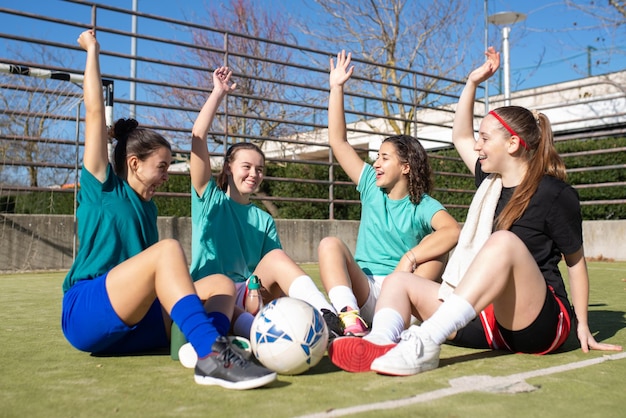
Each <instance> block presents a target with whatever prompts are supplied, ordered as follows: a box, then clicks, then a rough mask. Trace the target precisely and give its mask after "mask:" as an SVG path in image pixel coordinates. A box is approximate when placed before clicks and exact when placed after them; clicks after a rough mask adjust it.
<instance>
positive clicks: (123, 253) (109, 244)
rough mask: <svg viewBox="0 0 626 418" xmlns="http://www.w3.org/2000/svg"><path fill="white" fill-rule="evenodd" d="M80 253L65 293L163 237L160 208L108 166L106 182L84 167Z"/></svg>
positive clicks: (79, 202) (80, 203) (78, 215)
mask: <svg viewBox="0 0 626 418" xmlns="http://www.w3.org/2000/svg"><path fill="white" fill-rule="evenodd" d="M76 218H77V221H78V242H79V246H78V253H77V255H76V259H75V260H74V264H72V268H71V269H70V271H69V272H68V274H67V276H66V277H65V280H64V282H63V292H64V293H65V292H67V291H68V290H69V288H70V287H72V286H73V285H74V283H76V282H77V281H79V280H89V279H93V278H95V277H98V276H100V275H102V274H104V273H106V272H108V271H109V270H111V269H112V268H113V267H115V266H117V265H118V264H120V263H121V262H123V261H125V260H127V259H129V258H131V257H133V256H135V255H137V254H139V253H140V252H141V251H143V250H145V249H146V248H148V247H149V246H151V245H153V244H155V243H156V242H157V241H158V239H159V233H158V229H157V208H156V205H155V204H154V202H153V201H151V200H150V201H148V202H146V201H144V200H142V199H141V198H140V197H139V196H138V195H137V193H135V191H134V190H133V189H132V188H131V187H130V185H129V184H128V183H127V182H126V181H124V180H122V179H121V178H119V177H118V176H117V175H116V174H115V173H114V172H113V169H112V168H111V166H110V165H109V166H108V167H107V176H106V180H105V181H104V183H100V181H98V179H96V178H95V177H94V176H93V175H92V174H91V173H90V172H89V171H87V169H85V168H83V169H82V172H81V178H80V191H79V192H78V209H77V211H76Z"/></svg>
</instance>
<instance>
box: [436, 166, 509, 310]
mask: <svg viewBox="0 0 626 418" xmlns="http://www.w3.org/2000/svg"><path fill="white" fill-rule="evenodd" d="M501 192H502V179H501V178H500V176H499V175H496V174H490V175H489V176H488V177H487V178H486V179H485V180H483V182H482V183H481V185H480V187H479V188H478V190H476V194H475V195H474V198H473V199H472V203H471V204H470V208H469V211H468V213H467V219H466V220H465V223H464V224H463V228H462V229H461V234H460V235H459V242H458V243H457V245H456V248H455V249H454V252H453V253H452V256H451V257H450V260H449V261H448V265H447V266H446V269H445V271H444V272H443V275H442V280H443V282H442V284H441V287H440V288H439V299H441V300H445V299H446V297H447V296H448V295H450V293H452V292H453V291H454V289H455V288H456V287H457V286H458V284H459V282H460V281H461V279H462V278H463V276H464V275H465V272H466V271H467V268H468V267H469V265H470V263H471V262H472V260H473V259H474V257H476V254H477V253H478V250H480V249H481V248H482V246H483V245H484V244H485V242H486V241H487V239H488V238H489V236H490V235H491V232H492V230H493V218H494V215H495V213H496V206H497V205H498V199H499V198H500V193H501Z"/></svg>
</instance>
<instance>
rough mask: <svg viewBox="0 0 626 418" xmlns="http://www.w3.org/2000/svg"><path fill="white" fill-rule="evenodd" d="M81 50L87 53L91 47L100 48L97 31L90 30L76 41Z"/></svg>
mask: <svg viewBox="0 0 626 418" xmlns="http://www.w3.org/2000/svg"><path fill="white" fill-rule="evenodd" d="M76 42H78V44H79V45H80V47H81V48H83V49H84V50H85V51H87V50H88V49H89V48H90V47H92V46H95V47H97V48H99V47H100V45H99V44H98V40H97V39H96V31H94V30H93V29H89V30H86V31H84V32H83V33H81V34H80V36H79V37H78V39H77V40H76Z"/></svg>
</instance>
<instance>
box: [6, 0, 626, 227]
mask: <svg viewBox="0 0 626 418" xmlns="http://www.w3.org/2000/svg"><path fill="white" fill-rule="evenodd" d="M13 7H19V6H13ZM64 7H65V8H66V10H65V12H64V13H63V14H62V16H63V17H54V16H43V15H39V14H35V13H30V12H25V11H22V10H18V9H15V8H6V7H0V18H1V17H2V16H5V17H9V18H10V19H19V20H20V21H23V22H24V27H29V26H31V25H47V27H49V28H50V29H49V30H50V33H51V34H52V35H51V36H50V37H46V38H44V39H39V38H36V37H33V36H29V35H25V34H23V33H1V32H0V40H3V41H4V42H5V43H6V48H5V53H4V56H2V57H0V62H2V63H5V64H9V65H26V66H33V67H38V68H43V69H46V70H50V71H60V72H69V73H77V74H81V73H82V68H83V65H84V52H83V51H82V50H81V49H80V48H79V47H78V46H77V45H76V42H75V39H76V36H77V35H78V34H79V33H80V31H82V30H84V29H87V28H92V27H95V28H96V30H97V32H98V38H99V40H100V43H101V63H102V72H103V74H102V76H103V78H107V79H112V80H114V81H115V89H116V97H115V118H116V119H117V118H119V117H128V116H129V115H130V116H134V115H135V114H136V115H137V116H136V118H137V119H138V120H139V121H140V123H141V125H142V126H145V127H149V128H153V129H156V130H158V131H161V132H163V133H164V134H165V135H166V137H167V138H168V139H170V141H171V142H172V144H173V147H174V152H175V153H176V154H177V155H179V156H183V160H184V157H185V156H188V154H189V151H190V131H191V126H192V123H193V120H194V118H195V115H196V114H197V112H198V110H199V109H200V107H201V105H202V104H203V103H204V100H205V99H206V97H207V96H208V94H209V92H210V90H211V74H212V69H214V68H215V67H216V66H218V65H228V66H229V67H231V68H232V69H233V70H234V75H233V79H234V80H235V81H236V82H237V83H238V85H240V86H241V88H238V89H237V90H235V92H234V93H232V94H230V95H229V96H228V98H227V101H226V102H225V104H224V105H223V107H222V108H221V109H220V113H219V114H218V117H217V118H216V121H215V122H214V125H213V126H212V130H211V132H210V133H209V137H210V139H211V149H210V154H211V156H212V157H214V158H215V161H216V162H217V164H219V159H220V158H221V157H223V155H224V153H225V149H226V147H225V146H224V144H230V143H233V142H237V141H242V140H247V141H254V142H255V143H257V144H259V145H261V147H262V148H263V149H264V151H265V152H266V155H267V159H268V163H277V164H304V165H311V166H320V165H321V166H325V167H327V168H328V173H329V175H328V179H327V180H326V179H325V180H312V179H301V178H284V177H266V179H265V181H267V182H291V183H301V184H306V183H311V184H316V185H323V186H325V187H328V195H327V197H324V198H313V199H311V198H309V199H306V198H299V197H290V196H276V195H273V196H263V197H262V199H263V200H266V201H276V202H282V201H292V202H299V201H310V202H316V203H324V204H328V205H329V208H330V210H329V218H330V219H333V218H334V207H335V205H336V204H358V201H357V200H341V199H337V198H336V197H335V193H334V191H335V187H337V186H346V185H349V184H350V183H348V182H345V181H343V182H342V181H339V180H337V178H336V175H335V173H336V169H335V168H336V167H335V166H336V163H334V162H333V155H332V152H331V150H330V148H329V146H328V143H327V140H326V138H325V136H324V132H325V131H324V130H325V128H326V110H327V107H326V103H327V100H328V87H327V85H328V60H329V57H330V56H333V55H334V54H335V53H336V52H330V51H322V50H316V49H313V48H309V47H305V46H300V45H296V44H294V43H287V42H283V41H278V40H269V39H259V38H255V37H252V36H249V35H246V34H241V33H233V32H229V31H224V30H219V29H216V28H212V27H208V26H205V25H201V24H197V23H193V22H187V21H182V20H176V19H172V18H169V17H165V16H156V15H151V14H146V13H141V12H135V11H132V10H128V9H123V8H118V7H111V6H108V5H104V4H99V3H93V2H89V1H78V0H67V1H65V2H64ZM70 10H71V13H69V11H70ZM76 15H79V16H81V17H83V18H82V19H81V20H80V21H78V20H68V19H67V18H65V16H76ZM130 16H134V17H135V18H136V19H137V20H138V25H137V26H138V27H140V28H146V29H145V30H142V31H140V32H136V31H129V30H128V29H127V28H126V26H130V25H129V23H128V22H129V19H128V18H129V17H130ZM0 31H1V29H0ZM131 41H132V42H138V43H139V44H138V45H139V48H138V50H140V51H141V53H135V54H130V53H128V52H127V51H126V50H127V49H128V45H130V44H131ZM255 51H257V52H258V51H265V52H266V54H264V55H260V54H258V53H255ZM37 52H40V54H38V53H37ZM20 54H21V56H20ZM48 57H52V58H56V60H54V59H51V60H49V59H47V58H48ZM353 62H354V63H355V65H357V67H358V71H357V72H356V73H355V75H354V76H353V79H352V80H351V82H350V83H349V86H348V88H347V91H346V118H347V122H348V124H349V138H350V141H351V142H352V143H354V144H355V148H356V149H357V150H358V151H360V152H363V155H364V156H366V155H368V154H369V155H373V154H374V153H375V152H376V150H377V146H376V144H377V143H379V141H380V140H381V138H383V137H385V136H387V135H390V134H393V133H399V132H398V131H395V132H394V131H393V129H394V126H395V127H396V128H395V129H398V130H400V131H402V132H405V133H409V134H412V135H414V136H416V137H418V138H419V139H420V140H422V141H423V142H424V143H425V144H428V146H429V147H431V148H432V149H433V150H435V149H436V150H440V149H442V148H447V147H450V142H449V140H442V139H441V138H442V137H447V138H450V130H451V125H452V118H453V105H454V103H455V102H456V101H457V100H458V95H459V93H460V91H461V89H462V87H463V85H464V81H461V80H454V79H450V78H441V77H437V76H435V75H431V74H425V73H422V72H418V71H413V70H411V69H403V68H394V67H389V66H385V65H381V64H375V63H369V62H365V61H363V60H358V59H353ZM129 68H131V69H132V68H136V72H137V74H140V75H137V74H132V73H131V74H126V71H127V70H128V69H129ZM383 70H385V71H395V72H396V73H397V74H398V75H399V76H400V79H401V82H393V83H392V82H389V81H386V80H384V79H382V78H380V77H378V78H377V77H364V76H360V75H359V74H375V73H376V72H379V73H380V72H381V71H383ZM131 72H132V70H131ZM0 77H1V78H0V81H1V83H0V92H2V94H5V93H4V92H7V91H14V90H15V89H19V90H21V91H22V92H24V93H25V94H27V95H28V94H34V93H33V92H32V91H29V89H31V88H32V87H30V86H28V85H25V84H22V85H20V84H16V83H14V82H13V81H12V80H14V79H12V78H11V77H18V76H6V75H1V74H0ZM423 86H429V87H428V88H424V87H423ZM382 87H385V88H387V89H388V90H393V91H394V92H395V95H387V96H384V95H383V94H382V93H381V88H382ZM7 94H8V93H7ZM131 97H137V98H135V99H132V100H131V99H130V98H131ZM18 113H19V114H20V115H21V117H22V118H26V119H37V120H40V121H43V122H42V123H49V124H52V123H56V124H60V123H61V122H60V121H65V122H68V121H69V123H73V124H74V125H75V132H76V133H79V132H82V124H83V117H82V115H81V116H77V115H75V114H74V111H71V112H68V113H67V114H58V113H56V112H49V113H48V112H41V109H39V110H36V111H35V109H30V110H29V109H28V108H26V109H16V108H11V109H9V108H6V109H3V110H1V111H0V115H1V116H2V117H3V118H5V119H3V120H11V118H15V117H18V116H19V115H18V116H16V114H18ZM13 120H15V119H13ZM55 126H57V125H55ZM50 130H51V131H53V133H54V135H52V134H51V135H50V136H46V135H39V136H38V135H36V134H35V135H29V134H27V133H23V132H22V133H21V134H17V133H15V131H11V130H8V131H7V129H5V127H4V126H0V139H1V140H2V141H5V143H6V144H9V143H13V144H15V143H16V142H20V143H22V144H29V143H35V144H42V143H43V144H47V146H49V147H52V146H54V147H57V148H54V149H56V150H58V152H56V153H54V154H53V155H52V156H50V158H46V159H42V158H37V157H36V156H35V158H31V159H30V160H29V159H26V158H22V157H20V155H18V154H14V155H11V154H10V153H7V152H4V153H3V155H2V165H3V171H4V173H3V174H2V178H0V180H1V186H0V191H2V192H15V191H33V190H46V189H49V190H58V185H59V184H58V183H59V182H58V181H57V182H56V183H55V181H56V180H55V178H62V179H67V178H72V177H73V174H68V173H66V174H58V173H59V172H61V171H63V170H66V171H68V172H71V171H72V170H78V168H79V167H77V166H76V164H74V165H73V164H68V162H67V161H68V160H69V159H70V157H71V159H72V160H73V159H74V158H75V157H78V156H77V155H76V154H77V153H78V154H80V153H81V152H82V145H83V143H82V142H81V140H80V137H81V136H80V135H78V134H77V135H76V138H72V134H73V132H72V133H70V132H71V131H70V128H69V127H66V128H65V130H61V129H58V128H56V129H52V128H51V129H50ZM58 131H61V132H58ZM46 132H47V131H46ZM433 132H436V134H434V133H433ZM620 132H623V131H620ZM581 135H584V133H582V134H581ZM24 147H25V148H27V146H26V145H24ZM0 151H1V150H0ZM596 152H604V153H610V152H624V149H623V148H615V149H611V150H602V151H596ZM430 154H431V158H432V160H435V161H436V160H439V159H441V160H445V161H453V162H458V163H459V164H462V163H461V161H460V159H459V158H456V157H450V156H447V157H442V156H441V155H439V154H438V153H437V152H435V151H432V152H431V153H430ZM31 157H32V155H31ZM10 168H14V170H13V171H11V170H10ZM625 168H626V167H625V165H623V164H621V165H615V166H610V167H608V166H607V167H587V168H577V169H576V170H624V169H625ZM28 169H34V170H36V169H39V170H45V169H51V170H52V169H53V170H56V171H55V172H54V173H57V174H55V175H50V179H47V180H46V181H47V183H46V182H39V183H38V184H32V183H28V182H27V181H25V176H23V175H20V173H23V172H24V170H28ZM20 170H22V171H20ZM11 173H12V174H11ZM436 175H437V176H438V177H440V178H441V177H442V176H457V177H468V175H467V174H466V173H463V174H461V173H454V172H447V171H436ZM55 176H57V177H55ZM615 185H616V183H607V184H593V185H580V186H577V187H581V188H584V187H614V186H615ZM617 185H618V186H623V185H624V183H623V182H620V183H617ZM438 190H440V191H445V192H450V193H463V194H471V193H472V192H473V190H470V189H445V188H440V189H438ZM69 191H71V190H69ZM160 195H166V196H170V197H181V198H188V197H189V194H188V193H162V194H160ZM607 202H608V204H623V203H626V199H613V200H608V201H601V204H607ZM444 203H446V202H444ZM598 203H600V202H587V203H585V204H598ZM185 204H187V202H186V201H185ZM451 206H452V207H460V208H466V207H467V205H466V204H460V205H451Z"/></svg>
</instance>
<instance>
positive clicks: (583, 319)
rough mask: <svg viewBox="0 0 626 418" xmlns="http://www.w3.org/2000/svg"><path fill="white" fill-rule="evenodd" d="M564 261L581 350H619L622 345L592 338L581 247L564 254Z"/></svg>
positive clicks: (584, 264)
mask: <svg viewBox="0 0 626 418" xmlns="http://www.w3.org/2000/svg"><path fill="white" fill-rule="evenodd" d="M564 258H565V263H566V264H567V274H568V276H569V282H570V292H571V296H572V305H574V312H575V313H576V318H577V319H578V328H577V329H576V333H577V335H578V340H579V341H580V347H581V348H582V350H583V352H585V353H586V352H588V351H589V350H602V351H605V350H609V351H621V349H622V347H621V346H619V345H614V344H606V343H599V342H597V341H596V340H595V338H593V335H592V334H591V331H590V330H589V323H588V322H587V317H588V310H587V306H588V305H589V274H588V272H587V263H586V261H585V256H584V254H583V249H582V248H581V249H580V250H578V251H577V252H576V253H574V254H570V255H566V256H565V257H564Z"/></svg>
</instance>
